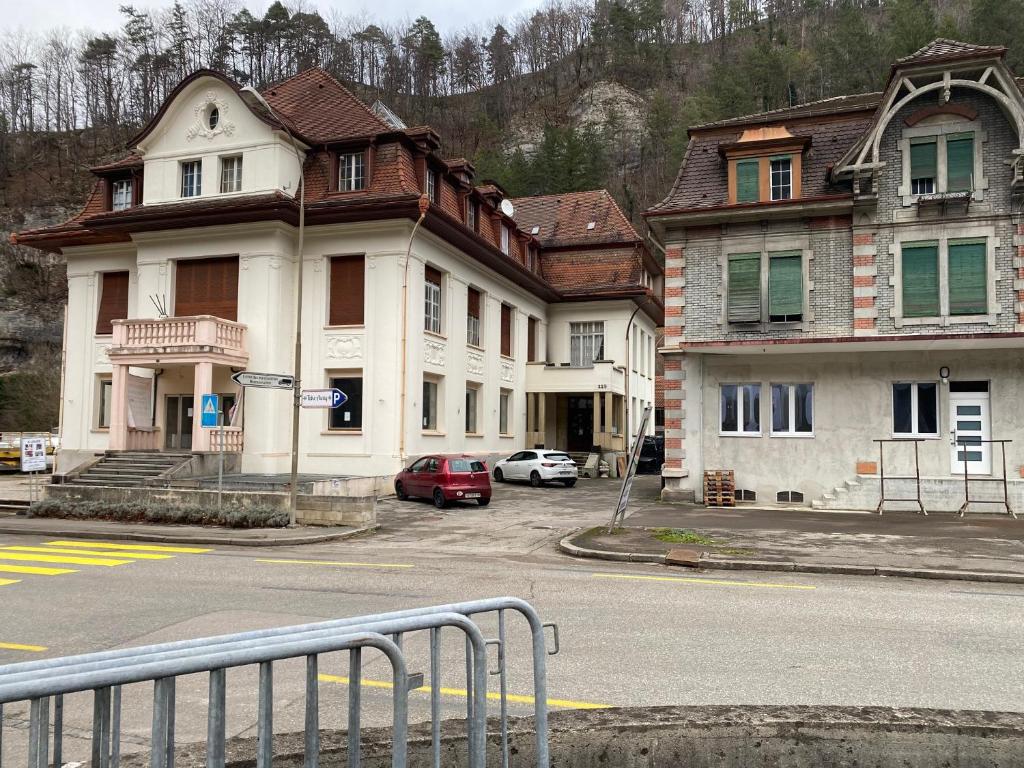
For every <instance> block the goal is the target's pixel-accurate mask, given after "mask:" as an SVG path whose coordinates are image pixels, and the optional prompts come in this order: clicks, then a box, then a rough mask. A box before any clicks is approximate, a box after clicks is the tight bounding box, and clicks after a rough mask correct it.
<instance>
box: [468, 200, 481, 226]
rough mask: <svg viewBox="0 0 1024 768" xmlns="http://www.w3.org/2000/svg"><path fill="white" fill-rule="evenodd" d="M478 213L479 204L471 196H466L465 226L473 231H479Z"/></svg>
mask: <svg viewBox="0 0 1024 768" xmlns="http://www.w3.org/2000/svg"><path fill="white" fill-rule="evenodd" d="M479 214H480V204H479V203H477V201H476V200H474V199H473V198H471V197H467V198H466V226H467V227H469V228H470V229H472V230H473V231H474V232H479V231H480V228H479V224H478V223H477V217H478V216H479Z"/></svg>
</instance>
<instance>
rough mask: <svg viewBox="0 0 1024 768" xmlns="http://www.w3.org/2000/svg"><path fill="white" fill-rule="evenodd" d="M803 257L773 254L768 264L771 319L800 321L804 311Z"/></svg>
mask: <svg viewBox="0 0 1024 768" xmlns="http://www.w3.org/2000/svg"><path fill="white" fill-rule="evenodd" d="M803 294H804V280H803V257H802V256H801V254H799V253H783V254H772V256H771V258H770V260H769V262H768V315H769V317H770V318H771V319H775V318H779V319H791V320H796V319H798V318H799V317H800V316H801V315H802V314H803V311H804V295H803Z"/></svg>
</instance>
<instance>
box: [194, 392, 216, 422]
mask: <svg viewBox="0 0 1024 768" xmlns="http://www.w3.org/2000/svg"><path fill="white" fill-rule="evenodd" d="M199 413H200V416H201V417H202V422H201V425H202V427H203V429H215V428H216V427H217V426H218V424H217V414H218V413H220V396H219V395H203V400H202V406H201V408H200V409H199Z"/></svg>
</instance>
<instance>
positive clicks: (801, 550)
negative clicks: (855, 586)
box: [560, 503, 1024, 583]
mask: <svg viewBox="0 0 1024 768" xmlns="http://www.w3.org/2000/svg"><path fill="white" fill-rule="evenodd" d="M666 528H667V529H673V530H674V531H675V532H676V534H677V535H675V536H671V535H669V536H667V537H666V538H674V539H675V540H676V541H675V543H673V542H672V541H661V540H659V539H658V538H657V535H658V533H657V532H656V531H654V530H653V529H666ZM683 531H686V532H692V534H693V535H690V534H683V533H682V532H683ZM662 535H663V536H664V533H663V534H662ZM560 548H561V549H562V551H564V552H567V553H569V554H572V555H576V556H578V557H598V558H601V559H609V560H625V561H631V562H654V563H664V562H666V555H667V554H668V553H669V552H670V551H673V550H682V551H678V552H675V553H674V554H673V556H671V557H669V561H670V564H671V561H672V560H679V561H680V562H679V563H678V564H689V565H696V566H697V567H700V568H711V569H739V570H774V571H800V572H811V573H847V574H860V575H880V576H912V577H918V578H948V579H966V580H972V581H1004V582H1015V583H1016V582H1019V583H1024V520H1014V519H1013V518H1011V517H1009V516H1006V515H1001V516H997V515H977V514H975V515H970V516H968V517H966V518H964V519H960V518H959V517H957V516H956V515H954V514H950V513H933V514H929V515H928V516H927V517H925V516H922V515H917V514H914V513H909V512H889V513H886V514H884V515H881V516H880V515H876V514H873V513H860V512H824V511H817V510H803V509H785V508H779V509H765V508H760V509H751V508H743V507H739V508H736V509H714V508H713V509H708V508H705V507H702V506H697V505H692V504H691V505H681V504H671V505H670V504H657V503H653V504H652V503H646V504H643V505H641V506H639V507H638V508H635V510H634V511H633V512H632V514H630V515H629V516H628V517H627V518H626V520H625V526H624V527H623V529H622V530H621V532H617V533H615V534H613V535H609V534H607V533H605V531H604V529H603V528H599V529H590V530H587V531H581V532H577V533H575V534H573V535H571V536H568V537H566V538H565V539H563V540H562V542H561V544H560Z"/></svg>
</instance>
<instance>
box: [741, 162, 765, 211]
mask: <svg viewBox="0 0 1024 768" xmlns="http://www.w3.org/2000/svg"><path fill="white" fill-rule="evenodd" d="M759 163H760V161H758V160H741V161H740V162H738V163H736V202H737V203H756V202H757V201H758V200H760V199H761V185H760V179H759V178H758V165H759Z"/></svg>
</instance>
